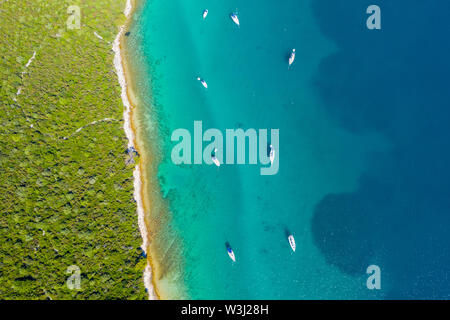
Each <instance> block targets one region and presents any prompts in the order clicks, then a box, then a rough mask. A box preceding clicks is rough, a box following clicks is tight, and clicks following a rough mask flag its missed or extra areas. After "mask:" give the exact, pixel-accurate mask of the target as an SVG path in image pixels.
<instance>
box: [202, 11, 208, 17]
mask: <svg viewBox="0 0 450 320" xmlns="http://www.w3.org/2000/svg"><path fill="white" fill-rule="evenodd" d="M207 15H208V9H205V10H203V19H205V18H206V16H207Z"/></svg>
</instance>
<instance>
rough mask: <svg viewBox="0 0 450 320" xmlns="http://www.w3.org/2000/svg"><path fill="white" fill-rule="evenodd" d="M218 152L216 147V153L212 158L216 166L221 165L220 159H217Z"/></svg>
mask: <svg viewBox="0 0 450 320" xmlns="http://www.w3.org/2000/svg"><path fill="white" fill-rule="evenodd" d="M216 152H217V148H214V154H213V156H212V157H211V159H212V161H213V162H214V164H215V165H216V166H218V167H220V162H219V159H217V157H216Z"/></svg>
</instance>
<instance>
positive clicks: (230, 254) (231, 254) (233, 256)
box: [225, 242, 236, 262]
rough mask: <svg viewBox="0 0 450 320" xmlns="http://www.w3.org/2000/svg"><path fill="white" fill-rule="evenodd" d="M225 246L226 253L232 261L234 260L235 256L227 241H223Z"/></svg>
mask: <svg viewBox="0 0 450 320" xmlns="http://www.w3.org/2000/svg"><path fill="white" fill-rule="evenodd" d="M225 247H226V248H227V253H228V256H229V257H230V259H231V260H233V262H236V256H235V255H234V252H233V249H231V246H230V244H229V243H228V242H226V243H225Z"/></svg>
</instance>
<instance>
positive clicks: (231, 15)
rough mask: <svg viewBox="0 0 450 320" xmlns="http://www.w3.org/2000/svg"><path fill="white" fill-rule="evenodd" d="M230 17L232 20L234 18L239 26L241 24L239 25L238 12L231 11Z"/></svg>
mask: <svg viewBox="0 0 450 320" xmlns="http://www.w3.org/2000/svg"><path fill="white" fill-rule="evenodd" d="M230 18H231V20H233V22H234V23H236V24H237V26H238V27H239V26H240V25H239V18H238V16H237V13H234V12H233V13H231V14H230Z"/></svg>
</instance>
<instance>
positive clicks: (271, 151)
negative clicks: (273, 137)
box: [269, 145, 275, 164]
mask: <svg viewBox="0 0 450 320" xmlns="http://www.w3.org/2000/svg"><path fill="white" fill-rule="evenodd" d="M269 158H270V164H273V160H274V159H275V149H274V147H273V146H272V145H270V153H269Z"/></svg>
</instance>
